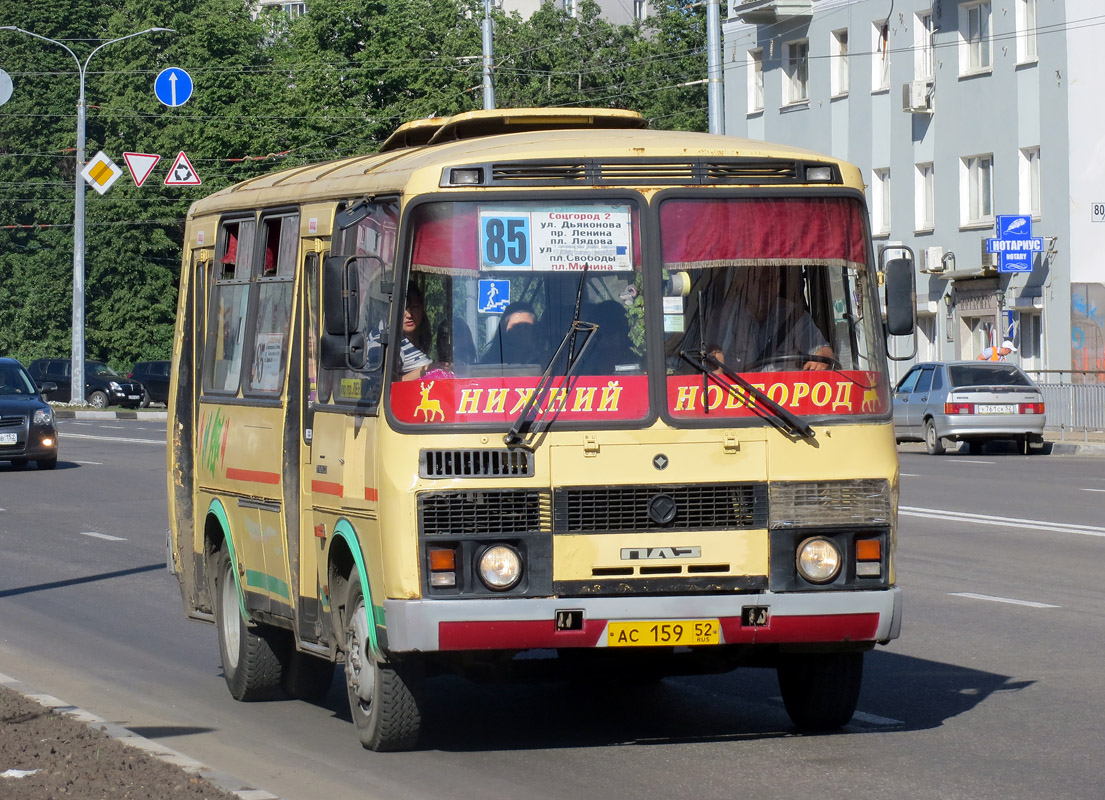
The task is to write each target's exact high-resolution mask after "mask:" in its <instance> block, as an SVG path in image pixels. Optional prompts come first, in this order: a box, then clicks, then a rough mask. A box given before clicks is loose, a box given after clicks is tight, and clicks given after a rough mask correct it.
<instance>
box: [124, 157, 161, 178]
mask: <svg viewBox="0 0 1105 800" xmlns="http://www.w3.org/2000/svg"><path fill="white" fill-rule="evenodd" d="M123 160H124V161H126V162H127V169H128V170H130V177H131V179H132V180H133V181H134V185H135V186H141V185H142V184H143V183H145V182H146V178H148V177H150V173H151V172H153V168H154V167H156V166H157V162H158V161H160V160H161V156H157V155H154V154H153V153H123Z"/></svg>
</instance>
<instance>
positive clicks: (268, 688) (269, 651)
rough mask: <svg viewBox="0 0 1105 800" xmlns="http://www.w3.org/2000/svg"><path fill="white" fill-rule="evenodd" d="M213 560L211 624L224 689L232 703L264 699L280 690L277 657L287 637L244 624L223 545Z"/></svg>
mask: <svg viewBox="0 0 1105 800" xmlns="http://www.w3.org/2000/svg"><path fill="white" fill-rule="evenodd" d="M214 561H215V569H214V570H213V575H214V584H215V585H214V595H215V621H216V627H217V628H218V629H219V655H220V657H221V659H222V665H223V677H224V678H225V679H226V685H227V688H229V689H230V695H231V697H233V698H234V699H235V700H241V701H244V702H250V701H253V700H268V699H270V698H272V697H273V696H275V695H276V693H277V690H278V689H279V688H280V676H281V672H282V668H281V658H280V656H281V654H282V653H283V652H284V651H285V649H286V648H287V647H288V645H289V642H288V637H287V634H286V632H285V631H282V630H279V629H277V628H271V627H269V626H266V625H248V624H247V623H246V621H245V620H244V619H242V613H241V611H240V609H239V607H238V590H237V588H236V587H235V585H234V573H233V571H232V570H233V569H234V565H233V564H232V563H231V560H230V553H229V551H228V550H227V548H226V545H223V546H222V547H221V548H220V549H219V552H218V553H216V554H215V556H214Z"/></svg>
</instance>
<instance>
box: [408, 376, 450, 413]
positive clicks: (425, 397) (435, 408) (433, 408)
mask: <svg viewBox="0 0 1105 800" xmlns="http://www.w3.org/2000/svg"><path fill="white" fill-rule="evenodd" d="M434 383H435V381H430V382H429V383H419V384H418V386H419V389H418V391H419V392H421V393H422V399H421V400H420V401H419V402H418V405H417V406H415V409H414V416H415V418H417V417H418V412H419V411H421V412H422V419H423V420H424V421H426V422H432V421H433V420H435V419H437V417H439V416H440V417H441V421H442V422H444V421H445V412H444V411H442V410H441V401H440V400H431V399H430V389H432V388H434Z"/></svg>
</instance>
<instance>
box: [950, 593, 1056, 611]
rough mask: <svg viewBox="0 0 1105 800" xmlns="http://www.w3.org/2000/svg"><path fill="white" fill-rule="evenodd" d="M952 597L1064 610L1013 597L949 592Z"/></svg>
mask: <svg viewBox="0 0 1105 800" xmlns="http://www.w3.org/2000/svg"><path fill="white" fill-rule="evenodd" d="M948 594H950V595H951V596H952V597H966V598H967V599H969V600H989V601H990V602H991V603H1009V605H1013V606H1028V607H1029V608H1062V606H1055V605H1052V604H1051V603H1035V602H1033V601H1031V600H1014V599H1013V598H1012V597H994V596H993V595H989V594H975V593H974V592H948Z"/></svg>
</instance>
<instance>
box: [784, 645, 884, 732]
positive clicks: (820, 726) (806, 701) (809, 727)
mask: <svg viewBox="0 0 1105 800" xmlns="http://www.w3.org/2000/svg"><path fill="white" fill-rule="evenodd" d="M776 673H777V675H778V678H779V689H780V690H781V692H782V695H783V705H784V706H785V707H786V710H787V714H788V715H789V716H790V720H791V722H793V723H794V725H795V727H797V728H798V729H799V730H803V731H831V730H836V729H838V728H840V727H842V726H843V725H846V724H847V723H848V721H849V720H851V719H852V715H853V714H855V712H856V704H857V703H858V702H859V689H860V684H861V683H862V682H863V653H786V654H783V655H781V656H780V661H779V663H778V665H777V667H776Z"/></svg>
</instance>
